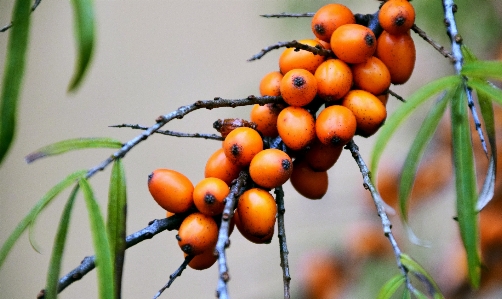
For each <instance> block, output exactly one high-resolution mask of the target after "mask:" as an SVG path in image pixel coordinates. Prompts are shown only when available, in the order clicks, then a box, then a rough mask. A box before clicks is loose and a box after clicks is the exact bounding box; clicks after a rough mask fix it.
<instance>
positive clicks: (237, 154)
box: [223, 127, 263, 166]
mask: <svg viewBox="0 0 502 299" xmlns="http://www.w3.org/2000/svg"><path fill="white" fill-rule="evenodd" d="M223 150H224V151H225V155H226V156H227V158H228V160H230V161H231V162H232V163H234V164H236V165H239V166H247V165H249V163H251V160H252V159H253V157H254V156H255V155H256V154H257V153H259V152H260V151H262V150H263V140H262V138H261V136H260V134H259V133H258V132H257V131H256V130H253V129H251V128H245V127H242V128H237V129H235V130H233V131H232V132H230V133H229V134H228V135H227V137H226V138H225V140H224V141H223Z"/></svg>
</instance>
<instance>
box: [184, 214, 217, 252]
mask: <svg viewBox="0 0 502 299" xmlns="http://www.w3.org/2000/svg"><path fill="white" fill-rule="evenodd" d="M176 239H177V240H178V245H179V246H180V248H181V250H183V252H184V253H186V254H192V255H197V254H201V253H203V252H204V251H206V250H211V249H213V248H214V246H216V242H217V240H218V226H217V225H216V221H214V219H213V218H212V217H210V216H206V215H204V214H202V213H199V212H196V213H192V214H190V215H188V216H187V217H186V218H185V220H183V222H182V223H181V225H180V229H179V230H178V234H177V235H176Z"/></svg>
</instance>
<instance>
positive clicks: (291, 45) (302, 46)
mask: <svg viewBox="0 0 502 299" xmlns="http://www.w3.org/2000/svg"><path fill="white" fill-rule="evenodd" d="M280 48H296V49H300V50H305V51H309V52H311V53H313V54H315V55H321V56H326V57H335V54H334V53H333V51H331V50H326V49H324V48H322V47H319V48H318V47H312V46H309V45H305V44H302V43H299V42H298V41H296V40H293V41H289V42H278V43H276V44H273V45H270V46H268V47H265V48H263V49H261V51H260V53H258V54H255V55H253V56H252V57H251V58H249V59H248V61H253V60H258V59H260V58H262V57H263V56H265V54H267V53H268V52H270V51H272V50H276V49H280Z"/></svg>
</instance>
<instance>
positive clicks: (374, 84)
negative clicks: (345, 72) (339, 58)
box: [352, 56, 390, 95]
mask: <svg viewBox="0 0 502 299" xmlns="http://www.w3.org/2000/svg"><path fill="white" fill-rule="evenodd" d="M352 75H353V76H354V85H355V87H357V89H362V90H366V91H368V92H371V93H372V94H374V95H379V94H382V93H383V92H385V91H386V90H387V89H389V86H390V72H389V69H388V68H387V66H386V65H385V63H383V62H382V61H381V60H380V59H378V58H377V57H375V56H371V57H370V58H368V60H366V61H365V62H363V63H358V64H354V65H352Z"/></svg>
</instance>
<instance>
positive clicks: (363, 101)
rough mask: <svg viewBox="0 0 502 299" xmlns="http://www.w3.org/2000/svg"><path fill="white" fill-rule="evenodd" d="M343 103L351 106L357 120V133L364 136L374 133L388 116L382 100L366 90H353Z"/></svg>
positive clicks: (348, 106)
mask: <svg viewBox="0 0 502 299" xmlns="http://www.w3.org/2000/svg"><path fill="white" fill-rule="evenodd" d="M342 105H343V106H345V107H347V108H349V109H350V110H351V111H352V113H354V116H355V117H356V120H357V130H356V134H358V135H361V136H363V137H369V136H371V135H373V134H374V133H375V132H376V131H377V130H378V129H379V128H380V126H381V125H382V124H383V122H384V121H385V118H386V117H387V110H386V109H385V106H384V105H383V104H382V102H381V101H380V100H379V99H378V98H377V97H376V96H374V95H372V94H371V93H369V92H367V91H364V90H351V91H349V93H348V94H347V95H346V96H345V97H344V98H343V100H342Z"/></svg>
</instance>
